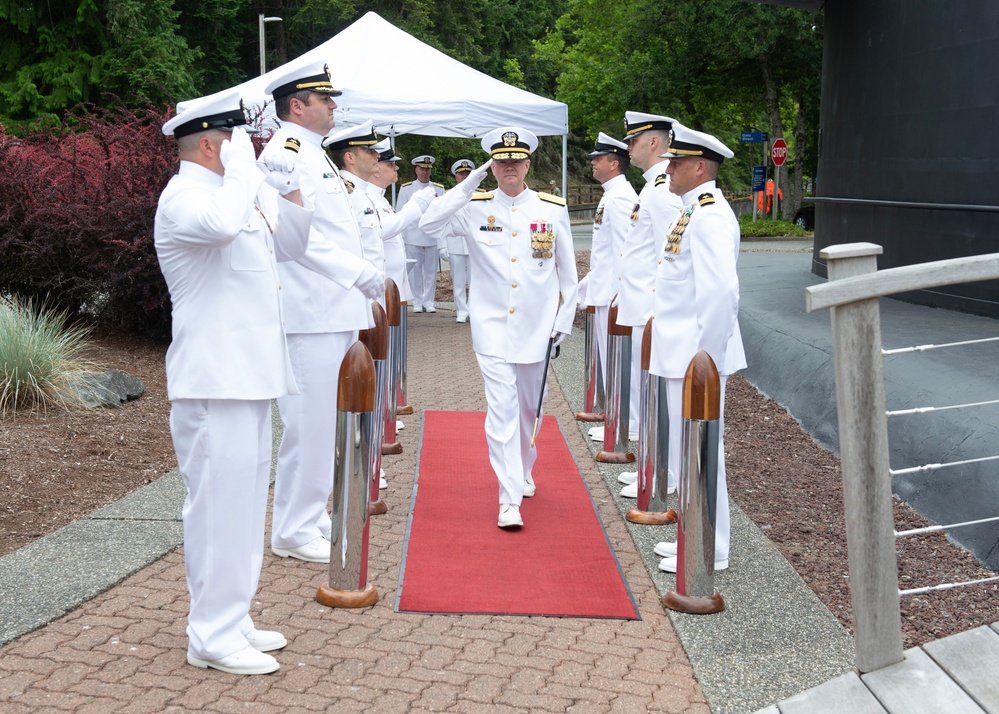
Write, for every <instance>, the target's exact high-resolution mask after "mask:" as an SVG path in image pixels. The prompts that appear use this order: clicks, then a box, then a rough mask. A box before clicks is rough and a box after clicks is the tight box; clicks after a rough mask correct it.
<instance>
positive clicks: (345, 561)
mask: <svg viewBox="0 0 999 714" xmlns="http://www.w3.org/2000/svg"><path fill="white" fill-rule="evenodd" d="M337 389H338V393H337V412H336V450H335V452H334V453H335V457H334V459H333V499H332V508H331V509H330V510H331V514H330V515H331V517H332V520H333V523H332V529H331V532H330V567H329V582H328V583H326V584H325V585H322V586H320V588H319V590H318V591H316V601H317V602H319V603H320V604H322V605H326V606H327V607H351V608H355V607H368V606H370V605H374V604H375V603H376V602H378V591H377V590H375V588H374V586H372V585H370V584H368V524H369V522H370V519H369V517H368V506H369V503H368V501H369V497H370V493H371V489H370V485H369V484H370V479H371V473H370V471H371V464H372V462H373V460H374V459H373V455H372V452H373V451H374V450H376V449H377V448H378V446H377V444H376V443H375V442H373V441H372V438H371V437H372V435H373V434H374V432H375V426H374V422H375V421H376V420H377V419H379V418H381V415H380V414H375V389H376V380H375V364H374V360H372V359H371V355H370V354H369V353H368V350H367V348H366V347H365V346H364V345H362V344H361V343H360V342H355V343H354V345H353V346H352V347H351V348H350V349H349V350H347V355H346V356H345V357H344V359H343V362H342V363H341V365H340V374H339V381H338V387H337ZM376 478H377V476H376Z"/></svg>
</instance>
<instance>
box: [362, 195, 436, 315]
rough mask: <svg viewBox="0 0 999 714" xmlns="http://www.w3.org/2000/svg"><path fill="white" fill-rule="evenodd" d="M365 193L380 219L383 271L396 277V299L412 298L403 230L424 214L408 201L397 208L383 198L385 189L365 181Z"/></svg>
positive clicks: (417, 205)
mask: <svg viewBox="0 0 999 714" xmlns="http://www.w3.org/2000/svg"><path fill="white" fill-rule="evenodd" d="M368 194H369V195H370V196H371V197H372V200H373V201H374V202H375V206H376V207H377V208H378V210H379V215H380V216H381V223H382V238H383V239H384V245H385V275H386V277H389V278H392V280H394V281H395V284H396V286H398V288H399V299H400V300H401V301H402V302H409V301H410V300H412V299H413V288H412V287H411V286H410V284H409V271H408V270H407V269H406V268H407V264H406V245H405V243H403V242H402V231H403V230H404V229H405V228H406V226H408V225H410V224H411V223H414V222H416V221H418V220H420V216H421V215H423V213H422V211H421V210H420V206H419V204H417V203H407V204H406V205H405V207H403V209H402V210H400V211H398V212H396V211H395V209H393V208H392V204H390V203H389V202H388V199H387V198H385V189H384V188H381V187H379V186H375V185H374V184H368Z"/></svg>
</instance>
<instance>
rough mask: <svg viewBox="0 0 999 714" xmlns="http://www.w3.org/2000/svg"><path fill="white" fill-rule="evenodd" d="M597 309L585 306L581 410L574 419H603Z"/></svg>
mask: <svg viewBox="0 0 999 714" xmlns="http://www.w3.org/2000/svg"><path fill="white" fill-rule="evenodd" d="M596 312H597V309H596V308H595V307H594V306H593V305H590V306H589V307H587V308H586V339H585V341H584V343H583V344H584V348H583V349H584V358H583V360H584V362H583V411H581V412H579V413H578V414H576V421H603V420H604V378H603V366H602V365H601V364H600V345H599V344H598V339H599V338H598V337H597V326H596V320H597V315H596Z"/></svg>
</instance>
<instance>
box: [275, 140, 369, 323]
mask: <svg viewBox="0 0 999 714" xmlns="http://www.w3.org/2000/svg"><path fill="white" fill-rule="evenodd" d="M288 138H294V139H297V140H298V141H299V143H300V144H301V148H300V150H299V155H298V162H299V164H300V169H299V172H300V173H301V175H302V179H301V181H302V195H303V197H304V198H305V200H307V201H308V202H309V203H310V204H312V205H314V206H315V214H314V216H313V219H312V227H313V230H312V234H311V236H310V239H309V248H308V250H307V251H306V253H305V255H304V256H302V257H301V258H300V259H299V260H298V261H296V262H294V263H282V264H281V267H280V268H279V271H280V275H281V282H282V285H283V287H284V290H283V297H284V306H285V331H286V332H287V333H289V334H315V333H325V332H350V331H352V330H366V329H368V328H369V327H373V326H374V325H373V322H372V316H371V301H370V300H368V298H366V297H365V296H364V294H363V293H361V291H360V290H358V289H356V288H353V287H352V286H353V284H354V282H355V281H356V280H357V278H358V277H359V276H360V274H361V270H362V269H363V267H364V264H365V263H364V258H363V255H364V251H363V247H362V240H361V232H360V230H359V229H358V227H357V220H356V219H355V217H354V207H353V204H352V203H351V200H350V198H349V195H348V193H347V187H346V185H345V184H344V183H343V179H342V178H341V176H340V172H339V170H338V169H337V168H336V166H335V165H334V164H333V162H332V161H330V159H329V157H328V156H327V155H326V152H325V151H323V148H322V140H323V137H322V136H320V135H319V134H317V133H315V132H313V131H310V130H308V129H306V128H304V127H302V126H299V125H298V124H294V123H292V122H286V123H285V124H284V126H282V127H281V128H280V129H278V130H277V131H276V132H274V135H273V136H272V137H271V140H270V142H269V143H273V142H280V143H279V144H278V145H280V144H284V142H285V141H286V140H287V139H288ZM375 267H378V266H375Z"/></svg>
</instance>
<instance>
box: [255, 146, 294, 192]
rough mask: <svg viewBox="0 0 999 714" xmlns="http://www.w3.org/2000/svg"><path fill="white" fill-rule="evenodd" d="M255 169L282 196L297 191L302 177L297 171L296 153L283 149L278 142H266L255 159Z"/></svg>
mask: <svg viewBox="0 0 999 714" xmlns="http://www.w3.org/2000/svg"><path fill="white" fill-rule="evenodd" d="M257 167H258V168H259V169H260V170H261V171H262V172H263V174H264V178H265V179H266V181H267V183H268V184H270V185H271V186H273V187H274V188H276V189H277V190H278V193H280V194H281V195H282V196H284V195H286V194H289V193H291V192H292V191H297V190H298V188H299V186H300V185H301V180H302V175H301V173H300V172H299V170H298V153H297V152H295V151H292V150H290V149H286V148H283V147H282V146H280V145H279V143H278V142H273V141H272V142H268V144H267V146H265V147H264V150H263V151H262V152H260V158H259V159H257Z"/></svg>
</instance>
